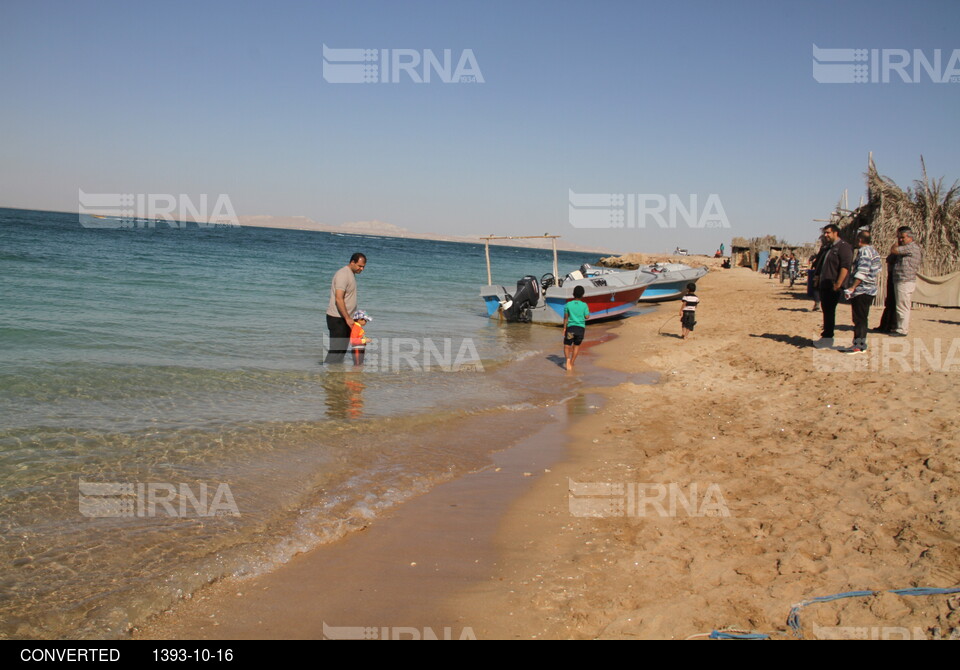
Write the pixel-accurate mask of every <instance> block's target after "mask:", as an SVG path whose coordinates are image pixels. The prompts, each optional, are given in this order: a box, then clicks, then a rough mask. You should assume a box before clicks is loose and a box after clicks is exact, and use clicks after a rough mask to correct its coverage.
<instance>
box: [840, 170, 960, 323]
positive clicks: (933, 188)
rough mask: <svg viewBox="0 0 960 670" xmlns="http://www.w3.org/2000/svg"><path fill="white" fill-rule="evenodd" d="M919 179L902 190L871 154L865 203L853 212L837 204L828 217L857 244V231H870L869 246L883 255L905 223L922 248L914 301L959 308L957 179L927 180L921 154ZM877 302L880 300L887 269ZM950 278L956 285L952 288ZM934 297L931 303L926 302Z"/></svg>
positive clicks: (959, 208) (959, 194)
mask: <svg viewBox="0 0 960 670" xmlns="http://www.w3.org/2000/svg"><path fill="white" fill-rule="evenodd" d="M920 165H921V167H922V171H923V178H922V179H919V180H917V181H914V183H913V187H912V188H907V190H906V191H904V190H902V189H901V188H900V187H899V186H897V185H896V184H895V183H894V182H893V180H892V179H890V178H889V177H884V176H882V175H881V174H880V173H879V172H878V171H877V168H876V165H875V164H874V162H873V156H872V155H871V156H870V159H869V164H868V166H867V174H866V178H867V202H866V204H864V205H862V206H860V207H858V208H857V209H855V210H853V211H852V212H845V211H843V210H841V209H840V208H839V206H838V208H837V209H836V210H835V211H834V214H833V216H832V217H831V220H836V222H837V225H838V226H840V234H841V236H842V237H843V238H844V239H845V240H847V241H848V242H850V243H851V244H853V245H854V247H856V236H857V232H858V231H860V230H863V229H867V230H869V231H870V234H871V236H872V237H873V246H874V248H876V250H877V251H879V252H880V254H881V255H882V256H886V255H887V253H888V251H889V249H890V247H891V246H893V243H894V242H896V240H897V228H899V227H900V226H910V227H911V228H912V229H913V231H914V233H915V234H916V240H917V242H918V243H919V244H920V246H921V247H922V248H923V265H922V266H921V268H920V277H919V280H918V283H917V293H916V294H915V295H914V300H915V301H916V302H917V303H919V304H937V305H941V306H945V307H948V306H949V307H960V182H954V183H953V185H952V186H951V187H949V188H946V187H945V186H944V180H943V178H942V177H941V178H940V179H930V178H929V177H928V176H927V166H926V164H925V163H924V161H923V157H922V156H921V157H920ZM883 275H884V276H882V277H881V282H880V286H881V290H880V292H879V293H878V295H877V303H878V304H883V301H884V298H885V287H886V280H885V279H886V278H885V275H886V268H884V270H883ZM953 283H956V284H957V286H956V287H953ZM928 300H934V302H928Z"/></svg>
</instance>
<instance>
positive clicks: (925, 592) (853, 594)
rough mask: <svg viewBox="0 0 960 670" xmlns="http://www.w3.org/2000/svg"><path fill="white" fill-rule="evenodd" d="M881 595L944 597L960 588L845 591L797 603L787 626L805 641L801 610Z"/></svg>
mask: <svg viewBox="0 0 960 670" xmlns="http://www.w3.org/2000/svg"><path fill="white" fill-rule="evenodd" d="M881 593H895V594H896V595H898V596H942V595H950V594H952V593H960V587H953V588H949V589H936V588H929V587H916V588H910V589H893V590H891V591H845V592H844V593H835V594H833V595H832V596H820V597H818V598H811V599H810V600H804V601H802V602H799V603H797V604H796V605H794V606H793V607H791V608H790V614H788V615H787V625H788V626H790V628H791V629H792V630H793V634H794V635H796V636H797V637H798V638H800V639H801V640H802V639H803V630H802V629H801V627H800V610H801V609H803V608H804V607H806V606H807V605H813V604H815V603H825V602H828V601H831V600H841V599H842V598H862V597H865V596H875V595H879V594H881Z"/></svg>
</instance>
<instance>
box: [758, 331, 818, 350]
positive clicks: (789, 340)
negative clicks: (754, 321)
mask: <svg viewBox="0 0 960 670" xmlns="http://www.w3.org/2000/svg"><path fill="white" fill-rule="evenodd" d="M750 337H762V338H765V339H768V340H773V341H774V342H782V343H783V344H791V345H793V346H795V347H796V348H797V349H806V348H808V347H812V346H813V340H811V339H810V338H809V337H800V336H799V335H777V334H775V333H764V334H763V335H754V334H752V333H751V335H750Z"/></svg>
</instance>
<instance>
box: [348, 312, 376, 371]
mask: <svg viewBox="0 0 960 670" xmlns="http://www.w3.org/2000/svg"><path fill="white" fill-rule="evenodd" d="M371 321H373V319H372V318H370V316H369V315H367V313H366V312H364V311H363V310H362V309H358V310H357V311H356V312H354V313H353V328H351V329H350V344H351V345H352V346H353V364H354V365H363V355H364V353H366V350H367V343H368V342H370V338H369V337H367V334H366V333H365V332H364V330H363V327H364V326H366V325H367V324H368V323H370V322H371Z"/></svg>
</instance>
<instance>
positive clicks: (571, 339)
mask: <svg viewBox="0 0 960 670" xmlns="http://www.w3.org/2000/svg"><path fill="white" fill-rule="evenodd" d="M586 332H587V329H586V328H584V327H583V326H567V332H565V333H564V334H563V343H564V344H572V345H573V346H575V347H579V346H580V344H581V343H582V342H583V336H584V335H585V334H586Z"/></svg>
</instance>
